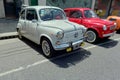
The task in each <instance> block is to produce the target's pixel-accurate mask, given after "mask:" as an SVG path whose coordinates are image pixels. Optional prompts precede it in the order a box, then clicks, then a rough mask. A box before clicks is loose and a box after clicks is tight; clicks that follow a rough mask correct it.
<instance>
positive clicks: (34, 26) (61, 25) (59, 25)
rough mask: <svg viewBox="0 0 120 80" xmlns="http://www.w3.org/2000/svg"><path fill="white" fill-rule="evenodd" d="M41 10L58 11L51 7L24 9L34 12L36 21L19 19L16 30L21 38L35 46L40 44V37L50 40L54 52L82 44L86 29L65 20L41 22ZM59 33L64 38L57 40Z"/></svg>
mask: <svg viewBox="0 0 120 80" xmlns="http://www.w3.org/2000/svg"><path fill="white" fill-rule="evenodd" d="M43 8H55V9H60V8H58V7H51V6H31V7H26V8H25V10H27V9H35V10H36V12H37V16H38V21H35V22H34V21H28V20H27V19H24V20H23V19H21V17H20V19H19V22H18V25H17V28H19V29H20V31H21V34H22V36H24V37H26V38H28V39H30V40H31V41H33V42H35V43H37V44H40V41H41V38H42V37H46V38H47V39H49V40H50V42H51V44H52V46H53V48H54V49H55V50H63V49H66V48H67V47H70V46H73V45H75V44H81V43H82V42H83V40H84V33H85V31H86V28H85V27H84V26H82V25H79V24H76V23H73V22H70V21H68V20H67V18H66V19H64V20H49V21H42V20H41V19H40V17H39V10H40V9H43ZM60 10H62V9H60ZM62 11H63V10H62ZM59 31H62V32H63V33H64V37H63V38H62V39H58V38H57V37H56V35H57V33H58V32H59ZM76 33H77V34H78V35H77V37H75V34H76ZM57 42H59V44H57Z"/></svg>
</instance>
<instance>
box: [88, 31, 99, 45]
mask: <svg viewBox="0 0 120 80" xmlns="http://www.w3.org/2000/svg"><path fill="white" fill-rule="evenodd" d="M86 35H87V39H86V41H87V42H89V43H95V42H96V41H97V39H98V36H97V33H96V32H95V31H93V30H88V31H87V32H86Z"/></svg>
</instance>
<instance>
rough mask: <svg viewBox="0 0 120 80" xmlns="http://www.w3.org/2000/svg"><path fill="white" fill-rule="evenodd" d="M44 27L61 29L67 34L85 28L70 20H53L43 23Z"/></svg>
mask: <svg viewBox="0 0 120 80" xmlns="http://www.w3.org/2000/svg"><path fill="white" fill-rule="evenodd" d="M41 25H42V26H45V27H49V28H57V29H61V30H63V31H65V32H69V31H74V30H78V29H81V28H82V27H83V26H81V27H80V25H78V24H76V23H73V22H70V21H68V20H52V21H43V22H41Z"/></svg>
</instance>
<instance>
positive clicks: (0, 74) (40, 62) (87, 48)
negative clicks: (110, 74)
mask: <svg viewBox="0 0 120 80" xmlns="http://www.w3.org/2000/svg"><path fill="white" fill-rule="evenodd" d="M113 40H114V41H120V38H117V39H113ZM111 42H113V41H108V42H104V43H101V44H98V45H104V44H107V43H111ZM98 45H93V46H89V47H86V48H84V49H86V50H89V49H92V48H95V47H97V46H98ZM72 54H73V53H72ZM67 55H71V54H67ZM64 56H66V54H65V55H61V56H58V57H55V58H51V59H44V60H42V61H38V62H35V63H33V64H30V65H27V66H26V67H19V68H16V69H12V70H10V71H6V72H3V73H0V77H2V76H5V75H8V74H11V73H15V72H19V71H22V70H25V69H28V68H31V67H34V66H37V65H40V64H42V63H46V62H48V61H50V60H55V59H58V58H61V57H64Z"/></svg>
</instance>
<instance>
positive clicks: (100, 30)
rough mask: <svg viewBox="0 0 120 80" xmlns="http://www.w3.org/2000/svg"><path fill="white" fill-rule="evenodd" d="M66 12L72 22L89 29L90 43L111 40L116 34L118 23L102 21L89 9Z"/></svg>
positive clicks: (71, 9)
mask: <svg viewBox="0 0 120 80" xmlns="http://www.w3.org/2000/svg"><path fill="white" fill-rule="evenodd" d="M64 11H65V13H66V15H67V17H68V19H69V20H70V21H72V22H75V23H78V24H81V25H84V26H85V27H87V32H86V35H87V39H86V40H87V42H89V43H94V42H96V41H98V39H102V38H109V37H110V36H112V35H114V33H115V28H116V23H114V22H112V21H108V20H104V19H100V18H99V17H98V16H97V15H96V14H95V13H94V11H93V10H91V9H89V8H66V9H64Z"/></svg>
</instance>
